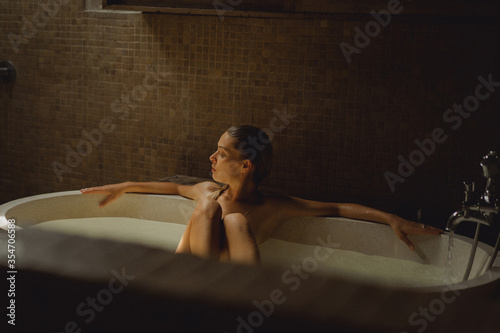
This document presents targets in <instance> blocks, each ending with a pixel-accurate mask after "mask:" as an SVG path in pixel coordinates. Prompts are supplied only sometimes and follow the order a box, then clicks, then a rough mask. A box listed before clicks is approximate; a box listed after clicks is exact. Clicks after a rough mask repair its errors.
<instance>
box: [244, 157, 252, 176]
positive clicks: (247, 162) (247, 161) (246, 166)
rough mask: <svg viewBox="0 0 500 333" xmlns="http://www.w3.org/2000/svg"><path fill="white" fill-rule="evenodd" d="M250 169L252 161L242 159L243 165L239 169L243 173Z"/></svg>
mask: <svg viewBox="0 0 500 333" xmlns="http://www.w3.org/2000/svg"><path fill="white" fill-rule="evenodd" d="M252 169H253V164H252V162H250V160H244V161H243V167H242V169H241V171H242V172H243V173H245V172H250V171H251V170H252Z"/></svg>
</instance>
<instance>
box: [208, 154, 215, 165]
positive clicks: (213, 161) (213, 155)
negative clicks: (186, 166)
mask: <svg viewBox="0 0 500 333" xmlns="http://www.w3.org/2000/svg"><path fill="white" fill-rule="evenodd" d="M209 159H210V162H212V163H215V153H213V154H212V155H210V157H209Z"/></svg>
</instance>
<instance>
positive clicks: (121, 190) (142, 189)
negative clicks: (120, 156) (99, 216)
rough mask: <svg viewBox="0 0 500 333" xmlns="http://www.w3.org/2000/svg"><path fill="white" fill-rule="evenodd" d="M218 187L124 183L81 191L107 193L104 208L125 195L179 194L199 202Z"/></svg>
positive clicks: (210, 185)
mask: <svg viewBox="0 0 500 333" xmlns="http://www.w3.org/2000/svg"><path fill="white" fill-rule="evenodd" d="M217 187H218V185H217V184H215V183H213V182H203V183H199V184H196V185H180V184H175V183H169V182H124V183H119V184H111V185H104V186H98V187H91V188H86V189H83V190H81V192H82V193H83V194H90V193H105V194H107V195H108V196H107V197H106V199H104V200H103V201H102V202H101V203H100V204H99V206H100V207H104V206H106V205H108V204H109V203H111V202H113V201H115V200H116V199H118V198H119V197H121V196H122V195H123V194H125V193H151V194H177V195H182V196H183V197H186V198H189V199H193V200H197V199H198V198H199V196H200V195H203V194H206V193H207V192H209V191H211V190H212V189H213V188H217Z"/></svg>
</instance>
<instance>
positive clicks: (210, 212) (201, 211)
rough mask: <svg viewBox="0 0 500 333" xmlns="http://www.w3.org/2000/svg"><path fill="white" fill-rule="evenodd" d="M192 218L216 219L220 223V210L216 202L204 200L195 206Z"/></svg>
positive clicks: (208, 199)
mask: <svg viewBox="0 0 500 333" xmlns="http://www.w3.org/2000/svg"><path fill="white" fill-rule="evenodd" d="M193 216H195V217H206V218H209V219H214V220H215V219H216V220H218V221H220V218H221V216H222V208H221V206H220V204H219V203H218V202H217V201H215V200H213V199H210V198H206V199H204V200H202V201H200V202H199V203H198V204H197V205H196V208H195V209H194V211H193Z"/></svg>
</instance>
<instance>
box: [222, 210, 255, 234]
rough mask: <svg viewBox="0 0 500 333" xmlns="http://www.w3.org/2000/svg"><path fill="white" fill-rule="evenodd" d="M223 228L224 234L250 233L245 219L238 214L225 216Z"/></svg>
mask: <svg viewBox="0 0 500 333" xmlns="http://www.w3.org/2000/svg"><path fill="white" fill-rule="evenodd" d="M224 228H225V229H226V232H244V233H249V232H250V231H251V229H250V224H249V223H248V220H247V218H246V217H245V216H243V214H240V213H233V214H228V215H226V216H225V217H224Z"/></svg>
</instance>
